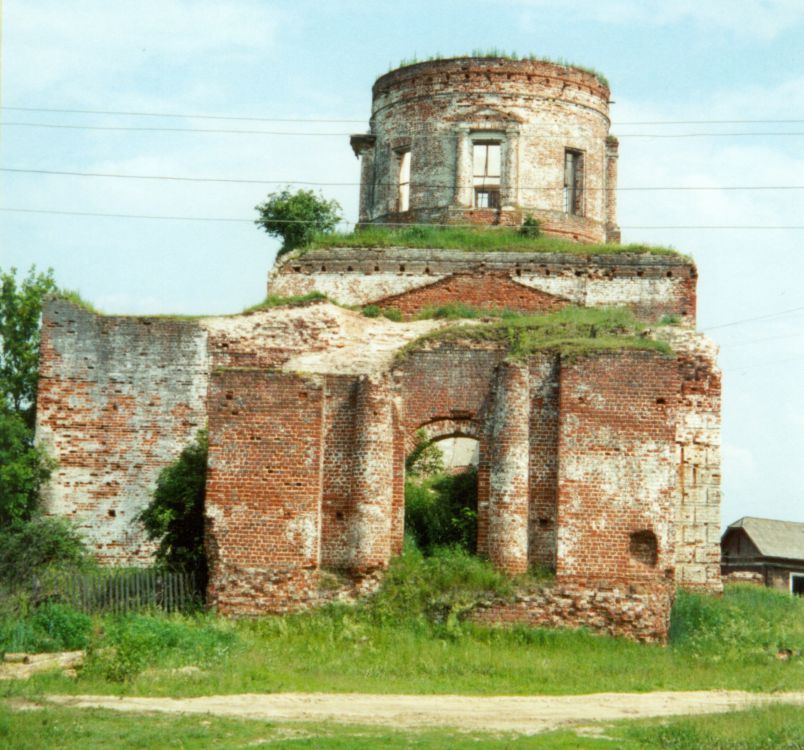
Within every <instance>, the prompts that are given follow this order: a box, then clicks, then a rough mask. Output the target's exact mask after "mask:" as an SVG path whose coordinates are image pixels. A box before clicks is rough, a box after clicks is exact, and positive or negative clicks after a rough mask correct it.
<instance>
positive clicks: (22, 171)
mask: <svg viewBox="0 0 804 750" xmlns="http://www.w3.org/2000/svg"><path fill="white" fill-rule="evenodd" d="M0 172H11V173H15V174H45V175H58V176H66V177H101V178H111V179H126V180H168V181H178V182H222V183H242V184H246V185H311V186H314V187H355V186H359V185H360V184H361V183H360V182H354V181H353V182H316V181H313V180H262V179H254V178H241V177H189V176H182V175H152V174H121V173H118V172H78V171H72V170H56V169H23V168H19V167H0ZM376 184H377V186H379V187H383V186H384V187H397V184H398V183H396V182H393V183H390V182H389V183H376ZM411 187H414V188H457V187H460V186H459V185H457V184H455V183H422V182H415V181H413V182H411ZM519 188H520V189H521V190H564V186H563V185H555V186H549V185H519ZM584 190H586V191H589V192H615V191H617V192H632V191H710V192H711V191H718V190H735V191H736V190H804V185H723V186H713V185H643V186H627V187H615V188H610V187H587V188H584Z"/></svg>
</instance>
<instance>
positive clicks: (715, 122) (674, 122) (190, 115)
mask: <svg viewBox="0 0 804 750" xmlns="http://www.w3.org/2000/svg"><path fill="white" fill-rule="evenodd" d="M0 109H4V110H8V111H11V112H52V113H58V114H81V115H122V116H126V117H182V118H186V119H193V120H239V121H242V122H316V123H363V122H366V118H342V119H337V118H322V117H265V116H259V117H258V116H248V115H219V114H216V115H209V114H198V113H189V112H144V111H130V110H111V109H70V108H66V107H62V108H57V107H8V106H3V107H0ZM799 123H804V119H755V120H752V119H732V120H621V121H614V122H613V123H612V126H613V127H619V126H623V125H770V124H775V125H781V124H785V125H790V124H799Z"/></svg>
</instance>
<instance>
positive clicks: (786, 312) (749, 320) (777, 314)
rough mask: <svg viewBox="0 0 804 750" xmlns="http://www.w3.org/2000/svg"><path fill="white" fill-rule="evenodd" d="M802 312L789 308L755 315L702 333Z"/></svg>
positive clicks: (713, 327)
mask: <svg viewBox="0 0 804 750" xmlns="http://www.w3.org/2000/svg"><path fill="white" fill-rule="evenodd" d="M799 312H804V307H791V308H789V309H787V310H780V311H779V312H773V313H767V314H766V315H757V316H756V317H754V318H743V319H742V320H733V321H731V322H730V323H720V324H719V325H716V326H707V327H706V328H704V329H703V330H704V331H714V330H715V329H716V328H729V327H730V326H739V325H743V324H744V323H753V322H754V321H756V320H767V319H768V318H778V317H781V316H783V315H793V314H794V313H799Z"/></svg>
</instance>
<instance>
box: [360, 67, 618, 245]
mask: <svg viewBox="0 0 804 750" xmlns="http://www.w3.org/2000/svg"><path fill="white" fill-rule="evenodd" d="M608 104H609V88H608V85H607V84H606V82H605V81H604V80H602V79H601V78H600V77H599V76H597V75H596V74H594V73H590V72H587V71H585V70H582V69H580V68H575V67H572V66H564V65H558V64H556V63H551V62H545V61H541V60H513V59H507V58H498V57H482V58H478V57H458V58H453V59H449V60H433V61H431V62H423V63H417V64H414V65H407V66H404V67H402V68H398V69H396V70H393V71H391V72H390V73H386V74H385V75H383V76H380V78H378V79H377V81H376V82H375V84H374V88H373V104H372V115H371V122H370V131H369V132H368V133H364V134H359V135H353V136H352V147H353V149H354V151H355V154H356V155H358V156H359V157H361V158H362V169H361V185H360V221H361V223H366V224H371V223H378V224H379V223H397V222H399V223H448V224H462V223H472V224H504V225H518V224H520V223H521V222H522V220H523V218H524V217H525V216H526V215H527V214H532V215H533V216H534V217H535V218H537V219H539V220H540V221H541V223H542V229H543V231H545V232H546V233H547V234H552V235H558V236H562V237H567V238H569V239H575V240H578V241H582V242H603V241H606V240H607V239H611V240H614V241H616V240H618V239H619V232H618V229H617V226H616V216H615V213H614V207H615V205H616V204H615V202H614V200H613V196H614V188H615V187H616V185H615V184H613V183H612V178H613V176H615V177H616V174H617V172H616V165H615V164H614V160H616V158H617V151H616V148H613V147H612V145H611V144H612V140H611V139H609V141H608V143H609V146H608V149H607V137H608V136H609V116H608Z"/></svg>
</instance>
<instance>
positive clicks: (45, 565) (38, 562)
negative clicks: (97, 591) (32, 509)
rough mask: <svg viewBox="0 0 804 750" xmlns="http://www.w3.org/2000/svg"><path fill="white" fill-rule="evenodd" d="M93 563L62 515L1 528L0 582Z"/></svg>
mask: <svg viewBox="0 0 804 750" xmlns="http://www.w3.org/2000/svg"><path fill="white" fill-rule="evenodd" d="M91 565H92V561H91V558H90V556H89V553H88V552H87V548H86V545H85V544H84V541H83V540H82V539H81V536H80V535H79V533H78V531H76V529H75V528H74V527H73V526H72V525H71V524H70V523H69V521H67V520H66V519H63V518H47V517H43V516H40V517H37V518H34V519H33V520H31V521H28V522H27V523H17V524H14V525H12V526H9V527H6V528H0V583H5V584H6V585H14V584H17V583H20V582H23V581H30V580H31V579H32V578H33V577H34V576H37V577H42V576H43V575H44V574H45V572H46V571H48V570H53V569H55V568H58V569H61V570H70V569H72V570H82V569H85V568H87V567H90V566H91Z"/></svg>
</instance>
